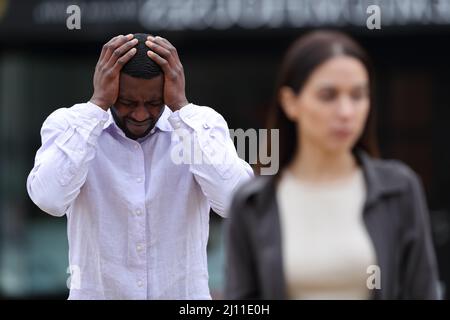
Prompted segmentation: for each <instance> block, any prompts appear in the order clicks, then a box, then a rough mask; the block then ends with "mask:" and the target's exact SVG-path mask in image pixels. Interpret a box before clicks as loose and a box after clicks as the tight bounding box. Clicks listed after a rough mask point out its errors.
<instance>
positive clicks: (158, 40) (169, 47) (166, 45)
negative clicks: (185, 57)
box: [147, 36, 180, 61]
mask: <svg viewBox="0 0 450 320" xmlns="http://www.w3.org/2000/svg"><path fill="white" fill-rule="evenodd" d="M147 40H149V41H150V42H154V43H156V44H158V45H160V46H162V47H163V48H165V49H167V50H169V51H170V52H172V54H173V55H174V57H175V60H177V61H179V60H180V58H179V57H178V52H177V49H176V48H175V46H174V45H172V44H171V43H170V42H169V40H167V39H165V38H163V37H160V36H156V37H153V36H148V37H147Z"/></svg>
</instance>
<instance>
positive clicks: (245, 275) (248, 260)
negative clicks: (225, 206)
mask: <svg viewBox="0 0 450 320" xmlns="http://www.w3.org/2000/svg"><path fill="white" fill-rule="evenodd" d="M241 189H242V188H241ZM243 201H244V200H243V192H242V190H238V192H236V195H235V197H234V199H233V201H232V203H231V206H230V210H229V215H230V217H229V219H227V220H226V221H225V257H226V260H225V261H226V265H225V299H231V300H245V299H261V298H262V297H261V294H260V290H259V288H258V275H257V268H256V261H255V259H256V258H255V255H254V251H253V250H252V244H251V239H250V234H251V232H250V229H249V228H250V225H249V221H247V220H248V219H246V217H248V215H249V214H250V213H249V212H248V211H246V210H245V209H244V208H243Z"/></svg>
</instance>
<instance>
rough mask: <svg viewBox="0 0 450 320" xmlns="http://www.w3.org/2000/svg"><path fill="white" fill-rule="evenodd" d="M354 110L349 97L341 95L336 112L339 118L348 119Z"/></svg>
mask: <svg viewBox="0 0 450 320" xmlns="http://www.w3.org/2000/svg"><path fill="white" fill-rule="evenodd" d="M354 112H355V105H354V103H353V101H352V99H351V98H350V97H347V96H343V97H341V99H340V100H339V104H338V108H337V113H338V115H339V117H340V118H341V119H345V120H347V119H350V118H351V117H352V116H353V114H354Z"/></svg>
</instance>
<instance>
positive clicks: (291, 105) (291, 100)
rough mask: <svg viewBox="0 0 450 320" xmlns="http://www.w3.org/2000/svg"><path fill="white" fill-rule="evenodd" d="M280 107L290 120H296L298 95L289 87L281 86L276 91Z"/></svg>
mask: <svg viewBox="0 0 450 320" xmlns="http://www.w3.org/2000/svg"><path fill="white" fill-rule="evenodd" d="M278 99H279V101H280V105H281V108H282V109H283V111H284V113H285V114H286V117H287V118H288V119H289V120H291V121H296V120H297V117H298V112H299V108H298V101H297V100H298V95H297V94H295V92H294V90H292V88H290V87H286V86H285V87H281V89H280V91H279V93H278Z"/></svg>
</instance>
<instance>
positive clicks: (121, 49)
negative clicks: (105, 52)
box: [105, 38, 139, 69]
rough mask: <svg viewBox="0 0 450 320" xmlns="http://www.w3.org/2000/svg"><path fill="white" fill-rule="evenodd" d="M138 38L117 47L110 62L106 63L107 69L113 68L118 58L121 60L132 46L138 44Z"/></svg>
mask: <svg viewBox="0 0 450 320" xmlns="http://www.w3.org/2000/svg"><path fill="white" fill-rule="evenodd" d="M138 42H139V41H138V39H136V38H135V39H132V40H130V41H128V42H126V43H124V44H122V45H121V46H120V47H118V48H116V49H115V50H114V51H113V52H112V54H111V57H110V58H109V60H108V62H107V63H106V65H105V68H106V69H109V68H112V67H113V66H114V65H115V64H116V62H117V60H119V59H120V58H121V57H122V56H123V55H124V54H125V53H127V52H128V51H129V50H130V49H131V48H133V47H134V46H136V45H137V44H138Z"/></svg>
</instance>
